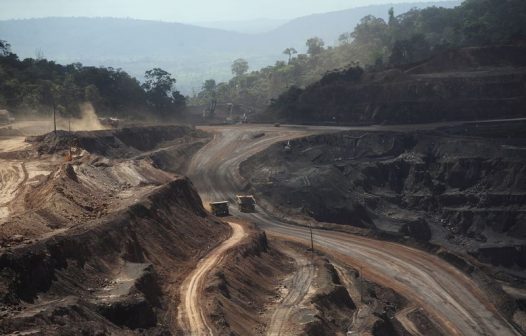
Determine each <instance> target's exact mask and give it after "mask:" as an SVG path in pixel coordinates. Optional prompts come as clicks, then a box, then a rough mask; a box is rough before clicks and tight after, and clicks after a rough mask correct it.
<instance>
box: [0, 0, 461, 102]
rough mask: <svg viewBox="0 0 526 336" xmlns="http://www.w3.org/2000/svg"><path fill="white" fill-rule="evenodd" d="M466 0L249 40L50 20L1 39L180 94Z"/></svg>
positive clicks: (350, 14)
mask: <svg viewBox="0 0 526 336" xmlns="http://www.w3.org/2000/svg"><path fill="white" fill-rule="evenodd" d="M459 3H460V1H448V2H434V3H412V4H411V3H410V4H394V5H390V4H389V5H379V6H368V7H360V8H354V9H350V10H345V11H338V12H332V13H325V14H317V15H311V16H307V17H302V18H298V19H295V20H293V21H291V22H289V23H287V24H285V25H282V26H280V27H278V28H276V29H274V30H272V31H270V32H267V33H260V34H242V33H237V32H233V31H226V30H220V29H213V28H204V27H198V26H193V25H188V24H180V23H167V22H156V21H145V20H134V19H116V18H43V19H26V20H8V21H0V39H3V40H7V41H8V42H9V43H11V45H12V49H13V52H15V53H17V54H18V55H20V56H21V57H35V56H36V55H37V54H43V56H44V57H46V58H48V59H52V60H55V61H57V62H59V63H72V62H80V63H83V64H85V65H96V66H111V67H115V68H123V69H124V70H126V71H128V72H129V73H131V74H132V75H135V76H137V77H138V78H141V77H142V74H143V73H144V71H145V70H148V69H150V68H152V67H157V66H159V67H162V68H164V69H166V70H168V71H170V72H172V73H173V74H174V76H175V77H176V78H177V80H178V88H179V89H180V90H181V91H183V92H184V93H190V92H191V91H192V88H194V89H196V90H198V89H199V88H200V86H201V83H202V82H203V81H204V80H205V79H208V78H215V79H216V80H219V81H223V80H227V79H229V78H230V77H231V74H230V64H231V62H232V61H233V60H234V59H236V58H239V57H243V58H246V59H247V60H248V61H249V64H250V66H251V69H257V68H260V67H262V66H266V65H270V64H273V63H274V62H275V61H276V60H278V59H284V55H282V53H281V52H282V50H283V49H284V48H286V47H295V48H296V49H298V50H299V51H300V50H301V51H302V50H303V49H304V44H305V41H306V40H307V39H308V38H309V37H312V36H320V37H322V38H324V39H325V40H326V42H327V44H332V43H333V42H334V41H335V40H336V39H337V37H338V36H339V34H341V33H343V32H347V31H352V30H353V28H354V26H355V25H356V23H358V22H359V20H360V19H361V18H362V17H363V16H365V15H369V14H372V15H376V16H379V17H387V11H388V9H389V8H390V7H394V9H395V13H396V14H401V13H403V12H405V11H407V10H408V9H410V8H413V7H420V8H421V7H426V6H431V5H440V6H445V7H451V6H454V5H455V4H459Z"/></svg>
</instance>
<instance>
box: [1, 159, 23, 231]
mask: <svg viewBox="0 0 526 336" xmlns="http://www.w3.org/2000/svg"><path fill="white" fill-rule="evenodd" d="M26 180H27V172H26V170H25V168H24V163H23V162H10V161H5V160H0V223H2V220H3V219H4V218H5V217H7V215H8V214H9V204H10V203H11V201H12V200H13V199H14V198H15V197H16V195H17V193H18V192H19V188H20V186H21V185H22V184H24V182H25V181H26Z"/></svg>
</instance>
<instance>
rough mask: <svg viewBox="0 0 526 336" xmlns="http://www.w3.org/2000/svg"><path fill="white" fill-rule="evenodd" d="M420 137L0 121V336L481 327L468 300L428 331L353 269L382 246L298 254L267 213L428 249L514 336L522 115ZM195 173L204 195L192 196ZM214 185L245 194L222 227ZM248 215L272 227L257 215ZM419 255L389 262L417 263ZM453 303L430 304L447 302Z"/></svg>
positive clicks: (415, 309)
mask: <svg viewBox="0 0 526 336" xmlns="http://www.w3.org/2000/svg"><path fill="white" fill-rule="evenodd" d="M31 127H33V126H31ZM232 127H233V128H232ZM430 129H432V130H425V131H424V130H420V131H419V130H410V131H407V130H404V131H401V130H397V129H396V128H386V129H382V128H381V127H379V128H357V129H354V130H344V129H341V128H334V129H331V128H312V129H311V128H306V127H290V128H288V127H280V128H275V127H271V126H254V127H252V126H250V127H248V126H240V127H237V128H236V126H231V128H228V127H227V128H224V129H221V128H219V129H213V128H204V130H200V129H195V128H192V127H186V126H143V127H130V128H122V129H114V130H97V131H79V132H65V131H58V132H56V133H54V132H51V133H45V134H43V135H38V132H35V131H34V128H29V126H28V125H26V126H24V127H23V128H20V129H16V128H15V129H9V130H6V131H4V132H3V133H1V134H2V137H1V138H0V186H1V188H0V317H1V319H0V333H2V334H6V335H15V334H24V335H79V334H83V335H108V334H111V335H198V334H199V335H200V334H214V335H305V334H306V335H313V336H314V335H346V334H347V332H353V334H356V335H448V334H450V331H451V330H464V331H465V330H468V331H469V332H467V333H465V334H473V335H474V334H480V332H478V331H479V330H482V331H483V333H484V332H485V330H486V329H482V328H485V327H480V326H477V325H473V324H471V319H478V318H480V317H478V316H476V317H472V315H469V314H471V313H472V311H471V310H470V311H468V312H465V314H466V316H452V317H451V321H448V322H447V323H444V321H443V320H441V316H442V315H440V314H438V312H437V311H436V310H434V309H435V308H434V306H433V304H430V305H429V306H427V305H426V304H425V302H422V301H421V300H423V298H424V299H425V298H426V295H428V294H423V295H421V296H419V295H420V294H419V293H410V292H408V291H407V290H406V289H405V288H404V287H403V286H400V282H396V281H401V283H403V282H404V281H407V280H399V279H395V280H396V281H389V279H386V278H385V276H383V275H382V274H381V272H379V271H378V270H376V269H369V270H367V269H366V268H365V267H367V265H368V263H369V262H370V261H369V259H370V258H371V255H375V253H378V255H381V253H384V252H382V251H378V252H375V250H374V246H373V247H369V245H367V244H370V242H366V243H364V246H366V248H365V250H364V259H363V260H358V259H357V258H358V257H356V256H349V255H345V254H344V253H342V250H341V248H342V247H343V248H345V246H346V245H344V244H343V243H342V244H341V245H338V246H335V247H334V248H331V247H330V244H329V245H327V244H322V239H321V236H320V238H318V239H320V240H319V241H318V242H316V244H317V245H316V248H315V250H314V251H312V250H309V249H308V247H309V246H308V245H306V244H305V242H304V241H303V240H302V239H300V237H299V236H293V235H291V236H287V235H284V234H281V231H279V230H278V229H279V228H280V225H281V227H283V225H285V224H283V223H281V224H280V222H279V221H278V219H277V218H281V219H283V218H286V219H287V221H288V222H289V223H290V222H293V221H295V222H296V223H295V224H294V223H291V224H287V225H290V226H288V228H289V230H292V231H294V230H305V228H304V226H302V225H305V223H310V225H312V227H313V228H314V229H315V230H320V229H321V230H323V231H324V232H327V235H326V236H324V237H323V239H328V238H327V237H329V238H330V235H331V234H332V235H333V236H338V234H339V232H343V233H345V234H348V233H352V234H354V235H356V237H358V238H357V242H358V241H359V240H360V239H362V238H363V237H368V238H367V239H369V238H374V239H379V240H380V241H379V242H380V243H382V242H381V241H382V240H383V241H385V242H386V243H385V244H387V242H389V243H388V244H391V245H386V246H387V247H386V248H388V247H389V246H393V247H394V246H395V243H397V244H404V245H408V246H410V247H411V248H405V247H404V249H399V248H397V247H394V248H393V249H392V253H393V256H394V257H396V255H397V254H398V253H400V254H411V253H413V252H412V251H413V250H412V249H417V250H418V254H417V255H418V256H419V257H418V258H420V256H421V255H424V254H426V253H427V254H429V255H433V254H434V255H436V256H439V257H440V258H441V260H442V261H444V264H447V263H449V264H448V265H452V266H451V269H449V268H447V267H445V266H444V265H442V264H441V265H440V267H442V270H444V269H447V272H450V273H449V274H450V275H451V282H448V283H447V285H448V286H449V285H450V283H454V282H455V281H456V279H463V280H462V281H465V280H464V279H466V278H469V279H471V281H473V282H472V283H473V284H476V285H477V288H476V289H473V288H472V287H471V286H473V285H472V283H471V282H469V283H468V282H466V283H460V282H459V283H457V284H456V285H455V286H456V287H455V291H456V290H460V291H462V290H463V289H462V288H463V287H462V286H466V288H467V289H466V290H467V291H468V292H469V295H473V296H468V297H469V298H470V300H473V301H469V302H466V303H461V304H466V305H470V306H469V309H474V310H477V307H476V306H477V304H478V303H479V302H481V303H483V305H484V307H485V309H487V310H485V311H484V312H483V313H481V315H482V316H484V314H486V311H487V312H489V313H488V314H492V315H491V319H492V320H491V322H488V323H492V325H495V326H497V327H496V328H497V329H499V328H500V329H501V330H503V335H508V334H509V335H513V334H518V330H520V328H524V325H525V323H524V316H526V313H525V312H524V309H525V306H526V305H525V297H526V295H525V294H524V293H526V288H525V286H524V277H525V273H524V270H525V267H526V263H525V256H524V251H525V245H524V238H525V235H526V231H525V229H524V225H523V224H524V218H525V217H524V214H525V212H526V208H525V202H524V200H525V198H524V195H525V188H526V180H525V176H526V174H525V169H526V165H525V162H526V160H525V159H526V150H525V148H526V138H525V137H524V134H525V133H524V132H523V131H524V129H525V124H524V122H522V121H521V122H515V123H514V124H513V125H511V126H510V124H506V125H504V124H501V123H499V122H493V123H468V124H456V125H455V126H447V127H445V126H444V127H433V128H430ZM35 133H37V134H35ZM223 134H226V135H223ZM26 135H28V136H26ZM215 146H218V147H217V148H219V149H222V150H220V151H216V147H215ZM210 153H214V154H213V155H209V154H210ZM231 165H232V166H231ZM232 167H234V168H232ZM238 170H239V171H238ZM183 175H189V176H191V178H192V179H193V180H194V182H192V181H191V180H190V179H189V178H187V177H184V176H183ZM229 179H232V180H229ZM232 181H234V182H235V183H239V185H237V187H234V185H235V183H233V182H232ZM194 183H195V185H194ZM209 184H216V185H218V187H217V189H214V188H210V189H206V190H205V189H204V188H207V187H209ZM236 188H237V189H236ZM227 191H228V192H229V193H230V194H231V195H230V196H229V197H232V198H234V195H235V194H236V193H235V192H239V194H247V193H251V194H254V195H255V196H256V199H257V201H258V206H257V209H256V213H254V214H246V215H241V214H239V213H238V211H236V210H235V209H233V211H232V212H233V214H234V216H230V217H227V218H224V220H225V221H228V222H229V223H230V225H229V224H228V223H226V222H224V221H223V219H219V218H216V217H214V216H212V215H211V214H210V213H209V212H208V211H207V210H206V209H205V207H203V202H202V199H201V197H203V200H206V201H210V200H213V199H214V198H224V199H216V201H222V200H228V197H225V194H224V193H225V192H227ZM198 192H199V193H200V194H201V195H200V194H199V193H198ZM266 211H271V212H273V215H274V216H276V217H273V220H275V221H276V223H277V224H276V225H277V226H276V228H277V229H275V230H273V229H271V227H269V226H268V225H269V224H267V223H268V221H267V220H264V217H262V216H264V215H265V213H266ZM258 212H259V213H258ZM296 224H299V225H296ZM262 229H265V230H267V229H268V232H264V231H263V230H262ZM292 231H291V232H292ZM305 232H307V233H308V230H306V231H305ZM316 234H318V233H316ZM363 239H365V238H363ZM366 250H367V251H366ZM369 250H370V251H372V252H368V251H369ZM414 251H416V250H414ZM368 253H371V254H368ZM415 256H416V255H415ZM433 257H434V256H432V257H429V260H435V259H433ZM404 258H405V257H404ZM393 260H395V259H393ZM403 260H406V259H403ZM422 260H423V259H418V260H417V259H416V258H415V263H414V265H405V264H404V262H400V264H398V265H397V266H393V268H396V267H408V270H409V268H410V271H413V269H416V270H417V271H419V270H420V268H422V270H423V271H419V273H418V274H420V273H422V274H423V273H424V272H426V274H427V272H429V274H432V273H433V272H434V270H432V267H431V266H430V265H431V264H426V265H427V266H426V265H424V264H425V263H424V262H423V261H422ZM445 261H447V263H446V262H445ZM432 262H435V261H432ZM448 267H449V266H448ZM399 272H400V276H403V275H404V273H405V270H404V269H400V270H399ZM436 274H437V277H441V276H444V275H443V274H444V273H436ZM395 278H396V277H395ZM404 279H405V278H404ZM422 279H424V280H425V279H427V278H426V277H425V276H424V277H422V278H419V279H415V280H414V281H423V280H422ZM429 281H430V282H432V281H431V280H429ZM430 286H435V284H434V283H433V284H431V285H430ZM457 287H458V288H460V289H458V288H457ZM447 290H448V288H447V287H444V288H443V291H445V292H447ZM433 293H434V292H433ZM433 293H431V294H429V295H434V294H433ZM448 295H449V294H448V293H446V294H444V298H449V296H448ZM451 295H453V294H451ZM486 296H487V297H488V298H487V299H486ZM429 297H431V296H429ZM429 297H428V298H429ZM472 297H474V299H471V298H472ZM454 299H455V298H452V299H451V300H452V301H451V302H450V303H451V304H449V303H448V304H445V305H444V306H445V307H446V308H447V307H450V306H455V305H456V304H457V302H456V301H454ZM478 299H480V301H476V300H478ZM438 300H439V301H440V300H444V302H445V300H446V299H441V298H438ZM441 302H442V301H441ZM441 304H443V303H441ZM461 308H463V307H461ZM452 309H453V308H452ZM446 312H447V310H446ZM437 314H438V315H437ZM473 316H474V315H473ZM463 319H465V320H463ZM500 323H502V324H500ZM450 324H451V325H452V326H451V328H450ZM448 328H450V329H448ZM457 328H458V329H457ZM462 328H468V329H462Z"/></svg>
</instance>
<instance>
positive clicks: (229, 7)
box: [0, 0, 429, 24]
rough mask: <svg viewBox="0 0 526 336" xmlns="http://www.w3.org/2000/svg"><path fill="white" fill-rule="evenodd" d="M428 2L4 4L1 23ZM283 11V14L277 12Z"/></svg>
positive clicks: (264, 16)
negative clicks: (69, 18)
mask: <svg viewBox="0 0 526 336" xmlns="http://www.w3.org/2000/svg"><path fill="white" fill-rule="evenodd" d="M407 2H429V1H428V0H412V1H408V0H390V1H389V0H325V1H324V2H320V1H319V0H289V1H287V2H283V1H280V0H259V1H251V2H247V1H244V0H223V1H220V2H219V1H217V0H176V1H171V0H151V1H148V2H144V1H140V0H114V1H111V3H108V1H107V0H90V1H86V0H0V6H1V7H2V10H1V11H0V20H10V19H30V18H43V17H113V18H131V19H142V20H155V21H166V22H181V23H190V24H199V23H200V22H221V21H247V20H284V19H293V18H296V17H300V16H306V15H311V14H316V13H325V12H330V11H337V10H344V9H349V8H353V7H362V6H368V5H379V4H386V3H393V4H394V3H407ZM277 8H279V10H277Z"/></svg>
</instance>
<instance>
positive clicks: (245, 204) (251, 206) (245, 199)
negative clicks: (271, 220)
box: [236, 195, 256, 212]
mask: <svg viewBox="0 0 526 336" xmlns="http://www.w3.org/2000/svg"><path fill="white" fill-rule="evenodd" d="M236 199H237V205H238V206H239V211H241V212H255V211H256V199H255V198H254V196H252V195H237V196H236Z"/></svg>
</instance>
